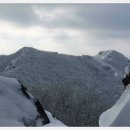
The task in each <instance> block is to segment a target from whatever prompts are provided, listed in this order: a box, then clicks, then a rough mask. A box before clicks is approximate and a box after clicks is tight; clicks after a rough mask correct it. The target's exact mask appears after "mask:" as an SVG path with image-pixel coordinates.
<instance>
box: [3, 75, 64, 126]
mask: <svg viewBox="0 0 130 130" xmlns="http://www.w3.org/2000/svg"><path fill="white" fill-rule="evenodd" d="M53 125H54V126H56V125H57V126H65V125H64V124H62V123H61V122H60V121H58V120H56V119H55V118H54V117H52V116H51V114H50V113H49V112H45V111H44V109H43V107H42V105H41V104H40V102H39V101H38V100H37V99H36V98H34V97H33V96H32V95H31V94H30V93H28V91H27V90H26V88H25V86H23V85H22V84H20V83H19V82H18V81H17V80H16V79H14V78H7V77H2V76H0V126H53Z"/></svg>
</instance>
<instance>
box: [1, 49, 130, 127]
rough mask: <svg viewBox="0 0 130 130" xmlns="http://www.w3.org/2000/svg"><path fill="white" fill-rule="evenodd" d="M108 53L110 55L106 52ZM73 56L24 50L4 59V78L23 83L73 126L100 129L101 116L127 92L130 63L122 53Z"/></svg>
mask: <svg viewBox="0 0 130 130" xmlns="http://www.w3.org/2000/svg"><path fill="white" fill-rule="evenodd" d="M106 53H107V52H106ZM106 53H105V54H103V56H104V55H106V57H105V56H104V58H103V59H102V58H101V55H100V56H94V57H92V56H87V55H84V56H71V55H64V54H58V53H56V52H46V51H39V50H36V49H34V48H27V47H25V48H22V49H20V50H19V51H18V52H16V53H14V54H13V55H9V56H4V57H6V60H5V58H4V57H2V58H1V57H0V67H1V68H0V72H1V73H0V75H3V76H9V77H15V78H17V79H19V80H20V81H21V82H22V83H23V84H24V85H25V86H27V87H28V89H29V91H30V92H32V93H33V94H34V95H35V96H37V97H38V99H39V100H40V101H41V103H42V104H44V107H45V109H46V110H48V111H50V112H51V113H53V115H54V116H55V117H57V118H58V119H59V120H61V121H62V122H63V123H65V124H66V125H70V126H96V125H98V119H99V115H100V114H101V113H102V112H103V111H105V110H107V109H108V108H109V107H111V106H112V105H113V104H114V103H115V101H116V100H117V99H118V98H119V96H120V94H121V93H122V91H123V84H122V82H121V81H122V77H123V75H124V73H123V70H124V67H125V66H127V65H128V64H129V60H128V59H127V58H126V57H124V56H122V54H120V53H117V52H116V54H115V53H113V51H110V52H109V55H111V59H110V61H109V60H108V58H107V57H108V54H106Z"/></svg>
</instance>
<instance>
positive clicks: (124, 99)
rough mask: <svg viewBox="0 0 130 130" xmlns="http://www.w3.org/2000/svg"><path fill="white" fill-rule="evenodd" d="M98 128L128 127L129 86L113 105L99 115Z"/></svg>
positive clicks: (129, 109)
mask: <svg viewBox="0 0 130 130" xmlns="http://www.w3.org/2000/svg"><path fill="white" fill-rule="evenodd" d="M99 126H130V85H128V86H127V87H126V90H125V91H124V92H123V94H122V95H121V97H120V98H119V99H118V100H117V102H116V103H115V105H114V106H113V107H111V108H110V109H108V110H107V111H105V112H104V113H102V114H101V116H100V119H99Z"/></svg>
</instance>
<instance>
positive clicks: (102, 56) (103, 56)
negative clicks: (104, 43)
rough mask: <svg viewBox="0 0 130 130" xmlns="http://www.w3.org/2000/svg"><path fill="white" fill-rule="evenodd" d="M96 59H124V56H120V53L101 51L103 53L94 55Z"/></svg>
mask: <svg viewBox="0 0 130 130" xmlns="http://www.w3.org/2000/svg"><path fill="white" fill-rule="evenodd" d="M96 57H97V58H99V59H102V60H105V59H108V58H117V57H125V56H124V55H123V54H121V53H120V52H118V51H115V50H106V51H105V50H103V51H100V52H99V53H98V54H97V55H96Z"/></svg>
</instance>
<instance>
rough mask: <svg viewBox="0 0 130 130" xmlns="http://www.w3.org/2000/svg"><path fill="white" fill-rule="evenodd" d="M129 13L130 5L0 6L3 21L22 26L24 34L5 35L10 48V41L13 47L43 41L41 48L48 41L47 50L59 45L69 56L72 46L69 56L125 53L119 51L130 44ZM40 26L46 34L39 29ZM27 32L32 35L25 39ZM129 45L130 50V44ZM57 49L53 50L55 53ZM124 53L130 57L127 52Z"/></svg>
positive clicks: (0, 18) (3, 35)
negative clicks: (111, 50)
mask: <svg viewBox="0 0 130 130" xmlns="http://www.w3.org/2000/svg"><path fill="white" fill-rule="evenodd" d="M129 12H130V4H0V21H7V22H9V23H10V24H12V23H13V24H16V25H18V28H19V29H21V28H22V32H18V33H19V34H18V35H17V36H16V33H17V28H15V32H13V33H11V34H10V32H11V31H9V32H8V31H4V33H3V34H2V32H1V33H0V38H1V39H2V40H3V42H5V43H6V44H7V41H8V42H9V41H10V40H11V42H12V43H13V42H16V41H17V43H18V42H19V40H20V42H33V41H34V39H35V42H39V41H40V44H39V46H40V47H42V42H44V41H45V40H46V42H48V43H47V44H48V45H47V44H46V45H45V44H44V45H45V46H44V47H46V48H47V49H48V48H49V45H52V43H53V42H54V46H55V48H57V45H58V47H59V50H60V49H61V50H62V48H61V46H62V45H63V48H66V52H67V48H69V46H70V50H69V51H68V52H67V53H69V54H71V52H73V54H76V53H78V54H79V53H81V54H83V53H85V52H87V51H88V50H87V49H86V48H87V47H88V48H89V50H91V51H93V50H94V51H96V50H98V51H99V50H100V49H108V48H109V49H117V50H121V51H122V52H123V50H122V49H118V47H120V48H122V46H123V44H125V42H129V41H130V31H129V30H130V13H129ZM10 26H11V25H10ZM36 26H38V27H40V28H42V29H43V30H44V29H45V30H44V31H43V30H41V29H36V28H35V27H36ZM25 27H26V28H25ZM27 27H30V30H27ZM11 29H13V26H12V28H11ZM24 29H25V30H24ZM31 29H32V30H31ZM36 30H37V31H36ZM48 30H49V31H48ZM72 30H73V31H72ZM32 31H33V33H31V32H32ZM39 31H40V32H39ZM46 31H48V32H46ZM71 31H72V32H71ZM24 32H25V33H28V35H27V36H26V35H24ZM57 32H58V33H57ZM74 32H75V33H74ZM38 33H39V34H38ZM41 34H42V35H41ZM35 35H37V36H35ZM38 35H40V36H38ZM119 41H120V43H119V44H120V46H118V42H119ZM114 42H115V43H114ZM59 43H61V44H62V45H61V44H59ZM81 44H82V45H81ZM23 45H25V44H23ZM27 45H29V44H27ZM75 45H76V46H75ZM113 45H114V46H113ZM125 45H126V46H129V43H127V44H125ZM21 46H22V44H21V45H20V47H21ZM31 46H35V45H34V44H32V45H31ZM54 46H53V47H52V48H51V49H50V50H53V48H54ZM73 46H75V47H74V48H73ZM18 47H19V46H18ZM76 47H77V48H76ZM85 47H86V48H85ZM3 48H6V47H4V46H3ZM72 48H73V50H72ZM79 49H81V50H79ZM123 49H124V48H123ZM63 50H65V49H63ZM94 51H93V52H94ZM64 52H65V51H64ZM124 52H125V53H126V52H127V54H129V52H128V51H126V50H125V51H124ZM96 53H97V52H96Z"/></svg>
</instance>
